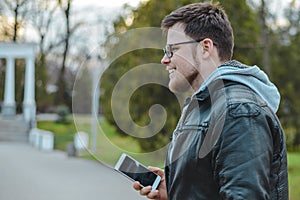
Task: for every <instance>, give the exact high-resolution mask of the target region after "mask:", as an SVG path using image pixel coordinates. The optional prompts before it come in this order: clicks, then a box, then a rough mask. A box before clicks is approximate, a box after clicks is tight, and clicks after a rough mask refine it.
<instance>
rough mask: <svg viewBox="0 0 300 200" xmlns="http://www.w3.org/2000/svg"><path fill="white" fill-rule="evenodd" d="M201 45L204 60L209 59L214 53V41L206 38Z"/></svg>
mask: <svg viewBox="0 0 300 200" xmlns="http://www.w3.org/2000/svg"><path fill="white" fill-rule="evenodd" d="M200 45H201V52H202V56H203V58H207V57H209V56H210V55H211V54H212V51H213V47H214V44H213V41H212V40H211V39H209V38H206V39H204V40H203V41H202V42H200Z"/></svg>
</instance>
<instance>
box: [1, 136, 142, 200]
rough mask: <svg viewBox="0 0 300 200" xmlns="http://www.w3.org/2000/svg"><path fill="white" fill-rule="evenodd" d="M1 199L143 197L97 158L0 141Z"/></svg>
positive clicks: (139, 199)
mask: <svg viewBox="0 0 300 200" xmlns="http://www.w3.org/2000/svg"><path fill="white" fill-rule="evenodd" d="M0 199H1V200H142V199H143V200H145V198H143V197H140V196H139V194H138V193H137V192H136V191H134V190H133V189H132V183H131V182H130V181H129V180H127V179H126V178H125V177H123V176H121V175H120V174H118V173H116V172H115V171H113V170H112V169H109V168H107V167H104V166H103V165H101V164H100V163H98V162H94V161H90V160H85V159H81V158H70V157H67V155H66V154H65V153H64V152H60V151H53V152H42V151H39V150H37V149H35V148H33V147H32V146H30V145H29V144H22V143H8V142H0Z"/></svg>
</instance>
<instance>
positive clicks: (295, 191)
mask: <svg viewBox="0 0 300 200" xmlns="http://www.w3.org/2000/svg"><path fill="white" fill-rule="evenodd" d="M288 171H289V195H290V200H297V199H299V197H300V190H299V185H300V154H299V153H289V154H288Z"/></svg>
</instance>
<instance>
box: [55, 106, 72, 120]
mask: <svg viewBox="0 0 300 200" xmlns="http://www.w3.org/2000/svg"><path fill="white" fill-rule="evenodd" d="M56 113H57V115H58V119H57V120H56V122H57V123H63V124H67V123H69V122H70V121H69V120H68V116H69V115H70V110H69V108H68V107H67V106H66V105H60V106H58V107H57V109H56Z"/></svg>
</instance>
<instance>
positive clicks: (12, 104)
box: [2, 57, 16, 116]
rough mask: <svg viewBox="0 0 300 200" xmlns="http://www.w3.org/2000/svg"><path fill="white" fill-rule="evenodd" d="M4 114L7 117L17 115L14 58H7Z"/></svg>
mask: <svg viewBox="0 0 300 200" xmlns="http://www.w3.org/2000/svg"><path fill="white" fill-rule="evenodd" d="M2 114H3V115H6V116H13V115H15V114H16V100H15V59H14V58H13V57H8V58H6V71H5V88H4V101H3V106H2Z"/></svg>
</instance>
